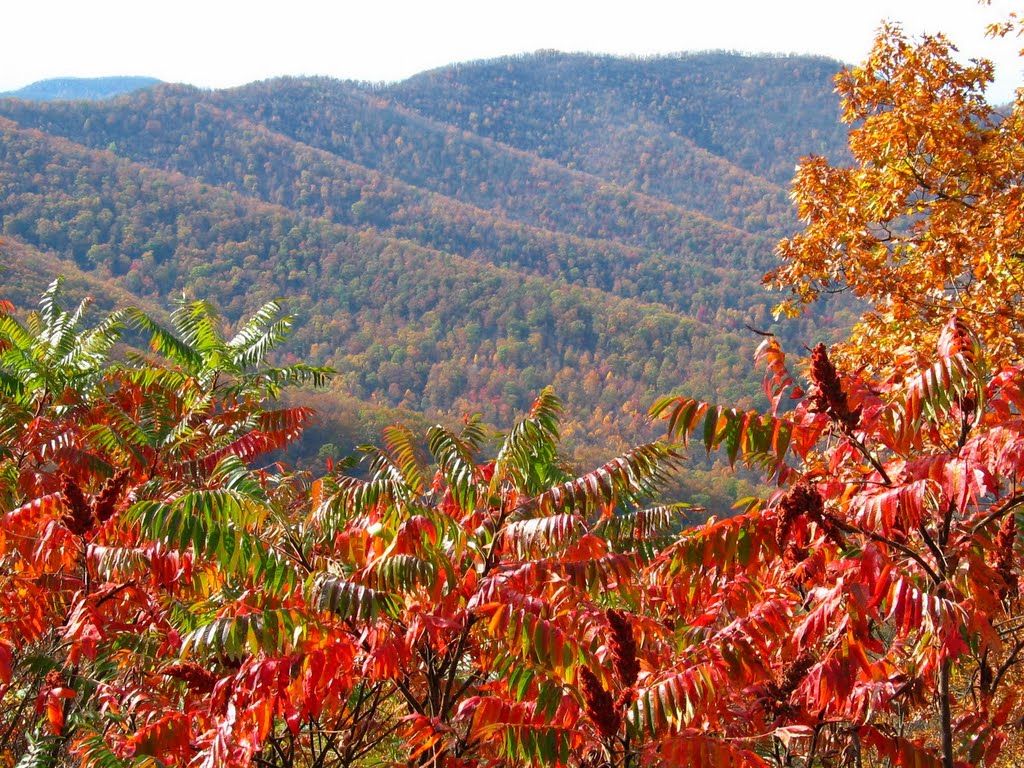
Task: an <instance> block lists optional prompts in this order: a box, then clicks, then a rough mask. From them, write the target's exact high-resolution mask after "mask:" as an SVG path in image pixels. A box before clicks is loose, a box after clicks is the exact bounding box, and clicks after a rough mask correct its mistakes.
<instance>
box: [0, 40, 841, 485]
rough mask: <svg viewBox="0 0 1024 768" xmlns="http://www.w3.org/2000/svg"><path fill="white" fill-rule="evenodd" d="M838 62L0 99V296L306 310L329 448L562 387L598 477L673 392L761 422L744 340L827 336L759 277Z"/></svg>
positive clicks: (638, 65) (831, 146)
mask: <svg viewBox="0 0 1024 768" xmlns="http://www.w3.org/2000/svg"><path fill="white" fill-rule="evenodd" d="M839 68H840V64H839V63H837V62H834V61H829V60H825V59H820V58H806V57H753V56H737V55H728V54H701V55H687V56H678V57H662V58H654V59H643V60H635V59H620V58H613V57H604V56H589V55H586V56H585V55H566V54H556V53H543V54H536V55H531V56H522V57H512V58H505V59H500V60H495V61H486V62H475V63H471V64H461V65H454V66H451V67H446V68H443V69H440V70H435V71H432V72H428V73H425V74H423V75H419V76H417V77H414V78H412V79H410V80H408V81H405V82H402V83H398V84H395V85H393V86H386V87H380V86H369V85H366V84H359V83H352V82H339V81H335V80H329V79H295V78H282V79H278V80H271V81H266V82H260V83H253V84H251V85H247V86H244V87H241V88H236V89H230V90H222V91H204V90H199V89H195V88H191V87H186V86H175V85H159V86H155V87H149V88H146V89H144V90H139V91H135V92H133V93H131V94H127V95H121V96H119V97H117V98H114V99H111V100H105V101H69V102H64V101H61V102H49V103H44V102H35V101H25V100H16V99H7V100H0V135H2V136H3V140H2V142H0V219H2V223H3V234H4V236H5V237H6V238H7V240H6V243H7V245H6V246H4V245H0V251H3V250H6V251H7V252H8V261H9V262H17V264H18V268H17V269H15V270H13V271H12V272H10V273H8V274H9V275H10V276H11V277H12V278H16V279H10V280H8V279H7V278H4V277H3V276H0V280H3V281H4V282H5V284H3V285H0V291H2V293H3V294H4V297H5V298H13V299H15V300H17V301H18V302H19V303H24V302H27V301H30V300H31V299H30V297H31V295H32V294H33V292H36V291H38V290H39V289H40V288H41V287H42V285H43V284H44V283H45V282H46V281H47V280H48V279H49V278H50V277H51V273H52V272H53V271H54V270H55V269H57V268H59V267H60V265H65V266H66V268H67V271H69V273H71V274H73V276H74V284H75V285H76V286H77V290H82V291H84V290H91V291H93V292H94V293H95V294H97V295H98V296H100V297H108V300H109V301H117V302H118V303H123V298H124V296H126V295H128V296H134V297H136V298H137V299H138V301H139V302H142V303H143V304H145V305H147V306H163V307H166V306H167V305H168V300H169V297H172V296H178V295H181V294H182V293H185V294H187V295H190V296H195V297H200V298H207V299H210V300H211V301H213V302H214V303H215V304H217V305H218V306H220V307H221V308H222V309H223V311H224V312H225V315H226V317H227V318H229V319H230V320H234V319H237V318H238V317H240V316H242V315H244V314H245V313H246V312H249V311H252V310H253V309H254V308H255V307H256V306H257V305H258V304H259V303H260V302H262V301H264V300H266V299H268V298H270V297H275V296H283V297H286V298H291V299H292V300H293V303H292V306H293V308H294V309H295V310H296V311H297V312H298V313H299V316H300V320H299V324H298V327H297V332H296V337H295V339H294V341H293V343H292V345H291V351H292V352H293V354H294V355H295V356H296V357H299V358H302V359H305V360H308V361H310V362H315V363H321V364H328V365H331V366H333V367H335V368H336V369H338V371H339V376H338V379H337V382H336V387H337V391H336V392H335V393H334V394H333V395H318V396H316V397H317V404H318V407H320V408H321V409H322V410H325V411H326V412H327V414H328V421H327V422H326V425H325V426H324V427H323V428H322V430H321V431H320V432H318V433H317V434H316V435H315V440H318V441H320V442H321V443H333V444H335V446H336V447H339V448H340V447H344V446H347V445H351V444H352V443H354V442H356V441H359V440H365V439H374V438H375V435H373V434H367V433H369V432H372V431H373V430H375V429H376V428H377V427H378V426H379V424H380V423H381V420H382V419H384V418H391V417H392V413H393V412H392V411H391V410H389V409H394V408H401V409H406V410H407V411H409V412H416V413H423V414H427V415H428V416H429V417H430V418H443V417H445V415H446V414H448V415H452V414H454V415H458V414H462V413H469V412H481V413H483V414H484V416H485V417H486V418H487V419H488V420H490V421H492V422H493V423H495V424H498V425H501V424H507V423H508V421H509V419H510V418H511V417H512V414H513V413H514V412H515V411H516V410H518V409H521V408H523V407H524V406H525V405H526V404H527V403H528V402H529V400H530V399H531V397H532V395H533V394H534V393H535V392H536V391H537V390H538V389H539V388H540V387H542V386H544V385H546V384H549V383H553V384H554V385H555V387H556V390H557V391H558V393H559V394H560V395H561V396H562V397H563V398H564V399H565V400H566V404H567V414H568V424H567V431H568V436H569V440H570V443H571V444H575V445H576V446H577V450H578V456H579V457H580V459H581V461H586V460H587V459H589V458H590V457H591V456H597V455H602V456H607V454H608V453H609V451H612V450H616V449H618V448H620V447H623V446H625V445H626V444H629V443H632V442H635V441H636V440H637V439H638V437H642V436H649V435H650V434H652V433H653V429H652V428H651V427H650V426H649V425H645V422H644V419H643V414H644V413H645V412H646V409H647V407H648V406H649V405H650V403H651V401H652V400H653V398H654V397H655V396H656V395H659V394H667V393H669V392H672V391H685V392H688V393H689V394H692V395H695V396H700V397H706V398H709V399H718V400H721V401H725V402H737V403H739V404H750V405H753V404H754V403H755V402H756V401H757V399H758V397H759V395H758V392H759V387H758V384H757V376H756V375H755V374H754V373H753V372H752V371H751V365H750V362H749V360H750V353H751V351H752V349H753V347H754V346H755V344H756V340H757V339H756V337H755V336H754V335H753V334H752V333H750V332H749V331H748V330H747V328H746V326H747V325H748V324H749V325H753V326H757V327H759V328H769V327H770V328H772V329H774V330H776V331H778V332H780V333H783V334H785V335H787V336H788V337H789V338H791V339H794V340H796V339H799V341H800V342H801V343H805V342H806V343H809V342H811V341H814V340H817V338H819V337H820V336H821V335H822V334H828V333H830V331H829V330H828V328H829V327H833V326H834V325H835V323H833V322H832V320H831V318H828V317H823V316H822V315H821V314H820V313H819V315H818V316H816V317H813V318H808V319H807V320H806V321H804V322H802V323H797V324H791V325H783V326H775V325H773V323H772V319H771V316H770V308H771V306H772V305H773V304H774V303H775V302H776V301H777V297H773V296H771V295H767V294H765V293H764V292H763V291H762V290H761V288H760V278H761V275H762V274H763V273H764V271H766V270H767V269H768V268H770V267H771V266H772V265H773V259H774V257H773V247H774V243H775V242H776V240H777V239H778V238H779V237H780V236H783V235H785V234H786V233H788V232H792V231H794V230H795V228H796V227H797V222H796V221H795V218H794V216H793V213H792V211H791V210H790V207H789V205H788V200H787V194H786V187H787V184H788V180H789V177H790V175H791V174H792V170H793V167H794V165H795V164H796V162H797V161H798V159H799V158H800V157H801V156H802V155H804V154H807V153H810V152H815V153H821V154H825V155H828V156H830V157H832V158H833V159H841V158H842V157H843V156H844V153H845V151H846V150H845V145H846V134H845V129H844V128H843V127H842V126H841V125H840V124H839V122H838V119H837V118H838V101H837V97H836V95H835V94H834V93H833V90H832V79H833V77H834V76H835V74H836V72H837V71H838V70H839ZM33 254H35V255H33ZM37 259H38V261H36V260H37ZM26 261H30V262H36V263H38V264H39V265H40V269H39V270H38V274H37V273H35V272H34V271H33V270H32V269H26V268H25V262H26ZM0 275H2V273H0ZM830 324H831V325H830ZM332 398H333V399H332ZM382 414H385V415H382ZM332 416H333V418H332ZM315 447H316V446H314V449H315ZM694 482H697V481H694ZM698 484H699V483H698Z"/></svg>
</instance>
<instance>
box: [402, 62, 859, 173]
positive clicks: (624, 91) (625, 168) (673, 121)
mask: <svg viewBox="0 0 1024 768" xmlns="http://www.w3.org/2000/svg"><path fill="white" fill-rule="evenodd" d="M841 67H842V65H841V64H839V62H836V61H833V60H830V59H824V58H815V57H807V56H742V55H736V54H729V53H721V52H719V53H703V54H684V55H679V56H665V57H655V58H649V59H623V58H616V57H612V56H595V55H590V54H563V53H556V52H549V53H538V54H534V55H531V56H516V57H508V58H503V59H496V60H492V61H481V62H474V63H470V64H461V65H457V66H450V67H444V68H441V69H438V70H434V71H431V72H427V73H424V74H422V75H418V76H416V77H413V78H411V79H409V80H407V81H405V82H403V83H399V84H397V85H395V86H392V87H389V88H387V89H386V90H385V91H384V93H385V94H386V95H387V96H388V97H389V98H392V99H394V100H396V101H398V102H400V103H402V104H405V105H406V106H408V107H410V108H413V109H416V110H417V111H419V112H421V113H423V114H427V115H430V116H431V117H434V118H435V119H438V120H443V121H445V122H449V123H453V124H455V125H458V126H460V127H463V128H465V129H468V130H472V131H474V132H476V133H479V134H481V135H484V136H489V137H492V138H494V139H497V140H499V141H502V142H504V143H507V144H510V145H512V146H515V147H519V148H521V149H524V150H528V151H532V152H536V153H537V154H539V155H541V156H543V157H549V158H552V159H555V160H558V161H559V162H561V163H563V164H569V163H576V164H577V165H579V166H581V167H583V168H585V169H588V170H594V164H595V160H596V161H598V162H606V161H607V158H608V157H609V156H610V157H615V155H614V154H611V155H605V154H603V153H602V152H601V151H600V146H601V144H602V143H603V142H605V141H607V140H608V139H609V138H611V140H612V145H613V146H614V144H615V142H616V138H615V136H616V134H618V133H620V132H624V131H625V132H629V131H636V133H637V134H638V136H650V137H652V138H654V139H655V140H657V139H659V138H660V139H663V138H664V137H671V138H672V139H674V140H676V141H678V142H679V144H680V145H681V144H683V143H684V142H685V141H686V140H688V141H689V142H692V144H693V145H695V146H696V147H700V148H701V149H703V150H706V151H707V152H708V153H711V155H713V156H715V157H718V158H722V159H724V160H727V161H728V162H730V163H732V164H734V165H736V166H739V167H740V168H742V169H745V170H746V171H748V172H749V173H750V174H753V175H756V176H759V177H762V179H763V181H762V185H763V183H764V181H768V182H770V183H772V184H774V185H778V186H783V187H785V186H787V185H788V184H789V181H790V178H791V177H792V173H793V164H794V163H795V162H796V160H797V159H798V158H800V157H801V156H803V155H806V154H809V153H812V152H813V153H817V154H826V155H833V154H844V153H845V129H843V128H841V127H840V125H839V121H838V117H839V100H838V98H837V97H836V95H835V94H834V93H833V90H832V89H833V78H834V77H835V75H836V73H838V72H839V70H840V69H841ZM640 151H641V152H642V151H644V150H643V149H641V150H640ZM622 160H623V162H622V163H621V164H620V166H619V168H618V171H619V172H622V173H625V174H629V173H631V172H635V169H636V167H637V165H638V164H637V163H636V162H635V158H634V157H633V156H631V155H630V154H627V155H625V156H622ZM700 160H701V158H697V159H695V160H694V162H700ZM666 170H667V171H669V172H671V169H670V168H669V169H666ZM651 175H653V176H659V175H660V174H658V173H657V172H656V171H655V172H654V173H652V174H651Z"/></svg>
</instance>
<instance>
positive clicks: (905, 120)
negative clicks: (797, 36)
mask: <svg viewBox="0 0 1024 768" xmlns="http://www.w3.org/2000/svg"><path fill="white" fill-rule="evenodd" d="M1012 29H1014V27H1013V25H1012V23H1011V24H1010V25H1008V26H1003V27H1000V28H998V29H993V30H992V32H993V33H1001V34H1006V33H1008V32H1010V31H1011V30H1012ZM954 53H955V49H954V48H953V46H952V45H951V44H950V42H949V41H948V40H947V39H946V38H944V37H942V36H941V35H940V36H935V37H924V38H923V39H922V40H921V41H920V42H913V41H911V40H909V39H908V38H907V37H906V36H905V35H904V34H903V33H902V32H901V31H900V29H899V28H898V27H894V26H885V27H883V28H882V29H881V31H880V32H879V35H878V37H877V39H876V41H875V45H874V48H873V50H872V51H871V54H870V55H869V57H868V59H867V60H866V61H865V62H864V64H862V65H861V66H858V67H854V68H852V69H849V70H847V71H845V72H843V73H842V74H841V75H839V77H838V78H837V81H836V83H837V89H838V91H839V93H840V94H841V96H842V99H843V119H844V121H846V122H847V123H849V124H850V125H851V126H852V128H851V130H850V141H849V144H850V151H851V153H852V155H853V160H854V162H853V165H852V166H850V167H840V166H835V165H831V164H830V163H829V162H828V161H826V160H825V159H824V158H822V157H813V156H812V157H809V158H807V159H805V160H804V161H803V162H802V163H801V164H800V166H799V168H798V170H797V175H796V178H795V180H794V185H793V192H792V196H793V199H794V200H795V202H796V205H797V208H798V213H799V216H800V217H801V219H802V220H803V222H804V224H805V226H804V229H803V231H802V232H800V233H799V234H797V235H795V236H793V237H791V238H789V239H787V240H784V241H783V242H782V243H781V244H780V245H779V248H778V252H779V255H780V256H781V257H782V259H783V263H782V265H781V266H779V267H778V268H777V269H776V270H774V271H773V272H771V273H770V274H769V275H768V276H767V277H766V278H765V280H766V282H767V283H769V284H771V285H773V286H775V287H778V288H785V289H788V290H789V291H790V292H791V296H790V297H789V298H788V299H787V300H785V301H784V302H783V303H782V304H781V305H780V307H779V308H778V310H777V311H783V312H786V313H789V314H793V313H797V312H799V307H800V305H801V304H804V303H807V302H810V301H813V300H814V299H816V298H817V297H818V296H819V295H820V294H821V293H823V292H825V293H828V292H834V291H843V290H848V291H851V292H852V293H853V294H854V295H856V296H857V297H858V298H859V299H862V300H864V301H865V302H867V304H868V305H869V309H868V311H867V312H866V313H865V314H864V315H863V317H862V318H861V320H860V322H859V323H858V325H857V326H856V327H855V329H854V331H853V334H852V336H851V337H850V339H849V340H848V341H847V342H846V343H844V344H842V345H840V347H839V357H838V360H839V362H841V363H842V364H843V366H845V367H847V368H849V369H852V368H855V367H863V368H864V369H865V370H868V371H876V372H884V371H885V370H887V368H889V367H891V366H892V365H894V364H895V362H896V360H897V359H898V358H900V357H901V356H903V355H904V352H905V350H908V349H909V350H916V351H919V352H921V353H923V354H925V355H927V354H928V353H929V351H930V350H931V349H934V346H935V342H936V339H937V336H938V329H939V328H941V327H942V324H943V322H945V318H946V317H947V316H948V314H949V313H950V312H951V311H954V310H955V311H958V312H960V313H961V315H962V317H963V319H964V321H965V322H966V323H968V324H969V325H970V326H971V327H972V328H973V329H974V330H975V332H976V333H977V334H978V336H979V338H980V339H981V341H982V342H983V343H984V345H985V346H986V348H987V349H989V351H990V354H992V355H993V356H995V357H998V358H999V359H1002V360H1007V361H1009V360H1021V359H1024V313H1022V310H1021V307H1022V299H1024V256H1022V254H1024V214H1022V210H1024V208H1022V204H1024V197H1022V196H1024V188H1022V186H1021V179H1022V178H1024V95H1018V97H1017V98H1016V99H1015V101H1014V102H1013V103H1012V104H1011V105H1009V107H1008V108H1007V109H1006V110H1005V113H1004V112H1001V111H999V110H997V109H996V108H995V107H993V106H992V105H991V104H989V102H988V101H987V100H986V94H985V91H986V88H987V86H988V85H989V84H990V83H991V82H992V78H993V68H992V65H991V63H989V62H987V61H984V60H979V61H973V62H971V63H970V64H966V65H964V64H960V63H958V62H957V61H956V60H955V58H954Z"/></svg>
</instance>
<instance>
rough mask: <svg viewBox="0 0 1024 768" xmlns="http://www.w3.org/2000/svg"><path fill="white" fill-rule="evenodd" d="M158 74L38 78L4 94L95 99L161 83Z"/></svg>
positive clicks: (41, 98) (43, 98)
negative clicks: (156, 75)
mask: <svg viewBox="0 0 1024 768" xmlns="http://www.w3.org/2000/svg"><path fill="white" fill-rule="evenodd" d="M160 82H161V81H160V80H157V79H156V78H155V77H55V78H51V79H49V80H38V81H36V82H34V83H32V84H30V85H26V86H25V87H24V88H19V89H18V90H16V91H7V92H5V93H0V97H3V96H10V97H13V98H18V99H27V100H29V101H56V100H62V101H78V100H86V101H93V100H96V99H110V98H113V97H114V96H120V95H121V94H123V93H132V92H133V91H138V90H141V89H143V88H149V87H151V86H154V85H159V84H160Z"/></svg>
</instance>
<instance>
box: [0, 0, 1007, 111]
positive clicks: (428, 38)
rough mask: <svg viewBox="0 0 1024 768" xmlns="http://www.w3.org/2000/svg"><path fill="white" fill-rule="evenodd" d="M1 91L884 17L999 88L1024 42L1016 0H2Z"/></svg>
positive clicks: (850, 53)
mask: <svg viewBox="0 0 1024 768" xmlns="http://www.w3.org/2000/svg"><path fill="white" fill-rule="evenodd" d="M2 5H3V6H4V7H3V13H2V16H3V40H2V43H0V91H5V90H13V89H15V88H20V87H21V86H23V85H27V84H28V83H31V82H34V81H36V80H41V79H44V78H49V77H62V76H75V77H94V76H100V75H149V76H153V77H158V78H160V79H161V80H167V81H172V82H186V83H192V84H194V85H198V86H203V87H225V86H232V85H240V84H243V83H247V82H251V81H253V80H261V79H264V78H268V77H274V76H277V75H330V76H333V77H337V78H343V79H345V78H353V79H359V80H374V81H381V80H386V81H391V80H399V79H403V78H405V77H408V76H410V75H413V74H415V73H417V72H421V71H423V70H426V69H431V68H434V67H439V66H443V65H445V64H449V63H453V62H456V61H467V60H472V59H481V58H493V57H495V56H501V55H505V54H511V53H523V52H530V51H535V50H538V49H541V48H553V49H558V50H562V51H593V52H600V53H613V54H654V53H673V52H678V51H693V50H708V49H726V50H738V51H747V52H754V53H757V52H779V53H816V54H824V55H828V56H832V57H834V58H837V59H840V60H842V61H846V62H850V63H855V62H859V61H860V60H862V59H863V58H864V57H865V55H866V53H867V52H868V50H869V49H870V46H871V41H872V39H873V37H874V33H875V31H876V30H877V28H878V25H879V23H880V22H881V21H882V20H883V19H889V20H894V21H899V22H901V23H902V24H903V26H904V29H905V30H906V31H907V32H909V33H913V34H918V33H935V32H945V33H946V34H947V36H948V37H950V38H951V39H952V41H953V42H954V43H955V44H956V45H957V46H958V47H959V48H960V50H961V53H962V54H963V55H964V56H965V57H973V56H982V55H983V56H986V57H988V58H990V59H992V60H994V61H995V62H996V65H997V86H996V90H995V91H993V92H992V94H991V97H992V100H994V101H1003V100H1007V99H1008V98H1009V96H1010V95H1011V94H1012V92H1013V89H1014V88H1016V87H1017V86H1018V85H1020V84H1022V76H1021V73H1022V69H1024V60H1021V59H1020V58H1019V57H1018V56H1017V49H1018V48H1019V47H1020V46H1021V45H1024V41H1022V40H1019V39H1014V40H1011V41H1002V42H998V43H997V42H993V41H990V40H986V39H985V38H984V29H985V25H986V24H987V23H988V22H990V21H997V20H1000V19H1002V18H1004V17H1005V15H1006V13H1007V11H1008V9H1009V8H1011V7H1012V6H1013V2H1012V0H993V2H992V5H991V6H990V7H986V6H979V5H978V4H977V3H976V2H975V1H974V0H888V1H887V2H886V1H884V0H844V1H843V2H839V1H838V0H674V1H672V0H615V1H612V0H334V2H328V1H327V0H280V2H273V3H272V2H265V1H264V0H244V1H240V0H174V2H168V1H167V0H4V2H3V3H2Z"/></svg>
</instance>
